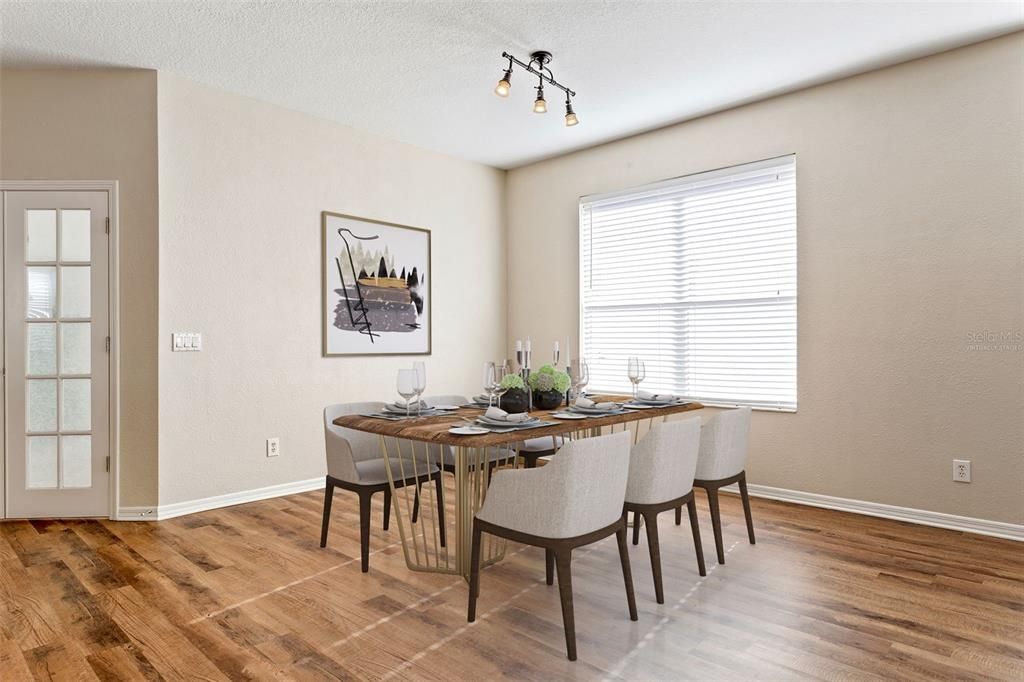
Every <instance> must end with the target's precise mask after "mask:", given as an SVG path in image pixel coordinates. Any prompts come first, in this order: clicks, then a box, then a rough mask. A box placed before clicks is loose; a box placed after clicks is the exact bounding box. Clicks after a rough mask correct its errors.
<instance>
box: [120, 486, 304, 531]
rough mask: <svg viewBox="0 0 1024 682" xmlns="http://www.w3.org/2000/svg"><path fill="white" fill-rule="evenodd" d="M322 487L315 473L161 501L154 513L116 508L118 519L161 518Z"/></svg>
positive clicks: (141, 508) (153, 519)
mask: <svg viewBox="0 0 1024 682" xmlns="http://www.w3.org/2000/svg"><path fill="white" fill-rule="evenodd" d="M323 487H324V477H323V476H319V477H317V478H309V479H306V480H304V481H292V482H291V483H281V484H278V485H269V486H267V487H265V488H254V489H253V490H242V491H239V492H236V493H227V494H225V495H215V496H213V497H204V498H201V499H198V500H187V501H185V502H174V503H172V504H161V505H159V506H158V507H157V508H156V513H153V508H152V507H121V509H120V510H118V520H120V521H133V520H134V521H163V520H164V519H173V518H174V517H176V516H184V515H186V514H194V513H196V512H201V511H209V510H210V509H220V508H222V507H231V506H234V505H236V504H245V503H246V502H256V501H257V500H268V499H270V498H272V497H283V496H285V495H294V494H296V493H305V492H309V491H310V490H323Z"/></svg>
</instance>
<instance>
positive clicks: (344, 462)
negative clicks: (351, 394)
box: [324, 403, 384, 483]
mask: <svg viewBox="0 0 1024 682" xmlns="http://www.w3.org/2000/svg"><path fill="white" fill-rule="evenodd" d="M383 407H384V403H339V404H337V405H328V406H327V407H325V408H324V439H325V442H326V445H327V475H328V476H331V477H332V478H337V479H340V480H342V481H348V482H349V483H358V482H359V474H357V473H356V462H362V461H364V460H368V459H376V458H378V457H380V437H379V436H377V435H374V434H372V433H366V432H364V431H356V430H354V429H346V428H344V427H341V426H336V425H335V424H334V420H335V419H337V418H338V417H340V416H342V415H346V414H362V413H366V412H379V411H380V410H381V409H383Z"/></svg>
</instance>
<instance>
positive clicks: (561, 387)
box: [530, 365, 570, 393]
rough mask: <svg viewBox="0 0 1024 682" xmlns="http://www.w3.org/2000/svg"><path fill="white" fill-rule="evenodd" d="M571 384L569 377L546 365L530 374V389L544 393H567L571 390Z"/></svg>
mask: <svg viewBox="0 0 1024 682" xmlns="http://www.w3.org/2000/svg"><path fill="white" fill-rule="evenodd" d="M569 384H570V380H569V375H568V374H566V373H565V372H560V371H558V370H556V369H555V368H554V367H552V366H551V365H544V366H542V367H541V368H540V369H538V370H537V371H536V372H532V373H531V374H530V388H532V389H533V390H535V391H540V392H542V393H543V392H544V391H558V392H559V393H565V392H566V391H568V390H569Z"/></svg>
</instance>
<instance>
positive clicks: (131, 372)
mask: <svg viewBox="0 0 1024 682" xmlns="http://www.w3.org/2000/svg"><path fill="white" fill-rule="evenodd" d="M156 87H157V78H156V72H155V71H141V70H96V71H93V70H75V71H56V70H54V71H17V70H5V71H2V72H0V178H2V179H4V180H117V181H118V182H119V192H120V247H121V250H120V256H121V305H120V311H119V312H120V317H121V336H120V340H121V349H120V362H121V377H122V385H121V434H120V436H121V472H120V473H121V504H122V506H151V505H155V504H156V502H157V478H156V477H157V394H156V382H157V352H156V330H157V204H158V201H157V122H156V113H157V112H156Z"/></svg>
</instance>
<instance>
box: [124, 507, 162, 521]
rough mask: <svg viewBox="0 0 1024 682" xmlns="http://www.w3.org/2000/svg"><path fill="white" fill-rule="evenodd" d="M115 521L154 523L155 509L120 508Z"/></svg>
mask: <svg viewBox="0 0 1024 682" xmlns="http://www.w3.org/2000/svg"><path fill="white" fill-rule="evenodd" d="M114 520H115V521H156V507H121V508H120V509H118V510H117V518H116V519H114Z"/></svg>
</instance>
